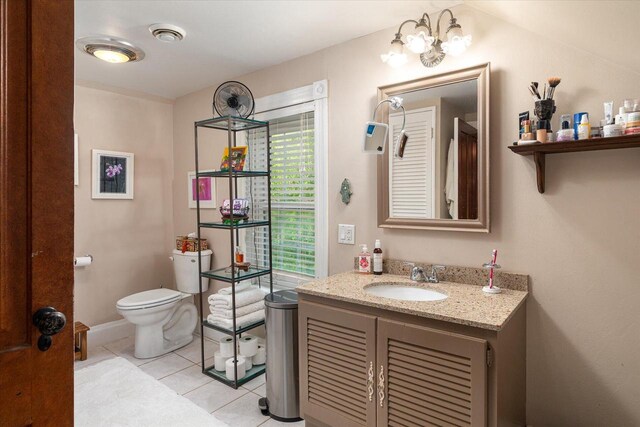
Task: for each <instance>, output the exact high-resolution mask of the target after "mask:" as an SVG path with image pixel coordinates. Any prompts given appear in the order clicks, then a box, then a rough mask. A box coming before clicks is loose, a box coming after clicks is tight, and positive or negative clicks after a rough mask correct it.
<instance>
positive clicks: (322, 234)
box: [254, 80, 329, 288]
mask: <svg viewBox="0 0 640 427" xmlns="http://www.w3.org/2000/svg"><path fill="white" fill-rule="evenodd" d="M255 111H256V113H255V115H254V118H255V119H256V120H265V121H267V120H273V119H275V118H278V117H287V116H292V115H295V114H301V113H305V112H313V113H314V123H313V124H314V144H315V145H314V174H315V182H316V185H315V194H314V211H315V254H316V259H315V278H318V279H320V278H324V277H327V275H328V270H329V265H328V260H329V233H328V229H329V224H328V221H329V209H328V176H329V174H328V163H327V159H328V151H329V150H328V147H329V144H328V136H329V132H328V128H329V123H328V82H327V80H322V81H318V82H314V83H313V84H311V85H308V86H303V87H300V88H296V89H292V90H289V91H286V92H281V93H276V94H273V95H269V96H265V97H262V98H258V99H256V100H255ZM274 276H280V277H281V278H282V279H284V280H283V282H290V283H294V282H296V281H299V280H300V279H304V278H306V277H309V276H306V275H296V274H292V273H290V272H284V271H280V270H274ZM287 279H290V280H287ZM283 287H284V288H287V287H291V286H286V285H284V286H283V285H276V284H275V283H274V288H283Z"/></svg>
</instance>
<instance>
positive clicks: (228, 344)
mask: <svg viewBox="0 0 640 427" xmlns="http://www.w3.org/2000/svg"><path fill="white" fill-rule="evenodd" d="M220 354H221V355H222V356H223V357H233V337H224V338H222V339H220Z"/></svg>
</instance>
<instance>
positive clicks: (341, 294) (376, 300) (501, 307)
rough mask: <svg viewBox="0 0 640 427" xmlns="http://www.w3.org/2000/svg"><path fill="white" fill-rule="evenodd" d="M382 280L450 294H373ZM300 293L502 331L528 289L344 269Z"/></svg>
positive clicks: (302, 288)
mask: <svg viewBox="0 0 640 427" xmlns="http://www.w3.org/2000/svg"><path fill="white" fill-rule="evenodd" d="M380 282H402V283H406V284H408V285H411V286H417V287H421V288H426V289H433V290H435V291H439V292H442V293H444V294H446V295H448V298H447V299H445V300H442V301H402V300H394V299H389V298H384V297H378V296H373V295H369V294H367V293H365V292H364V289H365V288H366V287H367V286H370V285H373V284H375V283H380ZM297 291H298V293H300V294H307V295H315V296H319V297H325V298H330V299H336V300H340V301H345V302H350V303H355V304H361V305H366V306H369V307H375V308H380V309H383V310H390V311H397V312H401V313H406V314H411V315H415V316H421V317H426V318H429V319H436V320H442V321H445V322H453V323H459V324H462V325H467V326H473V327H477V328H483V329H489V330H493V331H499V330H500V329H502V327H503V326H504V325H505V324H506V323H507V321H508V320H509V318H510V317H511V316H512V315H513V313H515V312H516V310H517V309H518V307H520V306H521V305H522V304H523V303H524V301H525V299H526V298H527V295H528V292H527V291H523V290H514V289H504V288H503V289H502V293H500V294H493V295H490V294H485V293H484V292H482V287H481V286H478V285H467V284H462V283H453V282H440V283H416V282H412V281H411V280H410V279H409V278H408V277H406V276H396V275H393V274H383V275H381V276H375V275H372V274H358V273H352V272H350V273H341V274H336V275H334V276H330V277H327V278H325V279H318V280H314V281H312V282H308V283H306V284H304V285H302V286H299V287H298V288H297Z"/></svg>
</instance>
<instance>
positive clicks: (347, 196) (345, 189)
mask: <svg viewBox="0 0 640 427" xmlns="http://www.w3.org/2000/svg"><path fill="white" fill-rule="evenodd" d="M352 194H353V193H352V192H351V183H350V182H349V180H348V179H347V178H345V179H344V181H342V185H340V195H341V196H342V203H344V204H345V205H348V204H349V202H350V201H351V195H352Z"/></svg>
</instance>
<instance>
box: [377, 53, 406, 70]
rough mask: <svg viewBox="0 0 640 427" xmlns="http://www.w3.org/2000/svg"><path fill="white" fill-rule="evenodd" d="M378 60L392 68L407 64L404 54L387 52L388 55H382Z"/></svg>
mask: <svg viewBox="0 0 640 427" xmlns="http://www.w3.org/2000/svg"><path fill="white" fill-rule="evenodd" d="M380 59H382V62H384V63H385V64H389V65H390V66H392V67H393V68H397V67H400V66H402V65H404V64H406V63H407V55H406V54H404V53H396V52H391V51H389V53H383V54H382V55H380Z"/></svg>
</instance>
